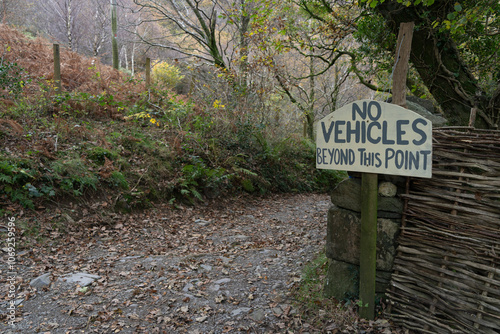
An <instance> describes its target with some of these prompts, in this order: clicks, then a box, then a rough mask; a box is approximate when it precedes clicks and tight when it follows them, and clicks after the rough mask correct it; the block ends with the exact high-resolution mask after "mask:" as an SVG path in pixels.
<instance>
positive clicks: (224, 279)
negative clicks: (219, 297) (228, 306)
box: [214, 278, 231, 284]
mask: <svg viewBox="0 0 500 334" xmlns="http://www.w3.org/2000/svg"><path fill="white" fill-rule="evenodd" d="M229 282H231V279H230V278H222V279H220V280H218V281H215V282H214V283H215V284H224V283H229Z"/></svg>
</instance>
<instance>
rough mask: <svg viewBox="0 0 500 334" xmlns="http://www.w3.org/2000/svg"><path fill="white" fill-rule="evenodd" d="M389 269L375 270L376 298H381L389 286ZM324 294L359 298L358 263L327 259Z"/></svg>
mask: <svg viewBox="0 0 500 334" xmlns="http://www.w3.org/2000/svg"><path fill="white" fill-rule="evenodd" d="M390 279H391V272H390V271H383V270H377V273H376V282H375V293H376V296H377V298H382V297H383V296H384V294H385V291H386V290H387V288H388V287H389V283H390ZM324 293H325V296H326V297H328V298H330V297H334V298H335V299H337V300H346V299H358V298H359V265H354V264H351V263H347V262H343V261H337V260H332V259H329V260H328V272H327V275H326V280H325V287H324Z"/></svg>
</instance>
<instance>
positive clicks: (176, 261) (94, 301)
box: [0, 194, 330, 333]
mask: <svg viewBox="0 0 500 334" xmlns="http://www.w3.org/2000/svg"><path fill="white" fill-rule="evenodd" d="M105 204H106V203H101V204H100V205H101V207H102V206H105ZM329 205H330V201H329V198H328V196H327V195H318V194H307V195H304V194H302V195H281V196H273V197H270V198H265V199H255V198H250V197H245V198H238V199H233V200H226V201H217V202H212V203H209V204H208V205H206V206H202V207H197V208H180V209H177V210H172V209H171V208H168V207H166V206H165V207H156V208H154V209H151V210H147V211H145V212H142V213H140V214H130V215H120V214H109V213H108V214H106V213H105V211H100V210H99V205H95V206H94V207H93V209H88V210H83V211H84V212H80V211H81V210H80V211H79V210H75V211H71V210H69V211H67V210H66V211H64V210H63V211H61V212H59V213H54V214H52V215H50V214H45V215H43V217H41V216H38V217H37V216H35V217H27V216H26V217H21V218H19V221H18V225H19V226H20V225H23V224H22V221H23V219H24V222H25V223H30V224H34V223H35V222H38V224H40V226H41V227H42V228H41V230H40V231H39V232H38V233H39V238H38V239H39V240H38V241H36V240H35V239H34V237H33V236H28V235H27V232H26V231H25V232H23V234H22V235H23V237H22V238H21V240H20V242H21V243H23V244H24V247H20V248H19V249H18V250H17V253H18V254H17V255H18V256H17V263H16V272H17V281H16V286H17V289H18V292H17V296H16V298H15V301H16V303H18V304H19V305H17V308H16V310H17V312H16V319H15V320H16V326H15V327H11V326H9V325H8V324H7V321H8V317H7V307H8V305H9V304H8V302H9V301H10V300H12V299H9V298H8V288H7V286H8V284H7V282H6V273H7V272H8V271H9V270H8V268H7V265H6V263H5V262H2V264H1V265H0V269H1V273H2V280H3V282H2V290H1V296H2V302H3V303H2V305H1V311H0V312H1V315H2V324H0V331H1V332H2V333H36V332H42V333H94V332H95V333H277V332H283V333H286V332H287V330H288V328H289V326H290V324H293V323H294V321H295V322H297V321H298V318H297V317H296V310H295V309H294V306H293V303H292V300H291V299H290V289H291V288H292V287H293V286H294V285H295V284H297V283H298V282H299V281H300V279H301V272H302V268H303V266H304V264H306V263H307V262H308V261H310V260H311V259H313V258H314V257H315V256H316V254H318V253H319V252H320V251H321V250H322V249H323V247H324V239H325V236H326V213H327V210H328V207H329ZM61 225H63V226H65V228H66V232H64V233H61V231H60V228H61ZM23 226H24V225H23ZM50 226H52V227H50ZM18 229H19V230H20V231H19V232H18V233H21V229H20V228H18ZM40 236H41V237H40ZM2 255H4V257H5V255H6V254H5V253H3V254H2ZM75 272H82V273H89V274H93V275H97V276H99V277H100V278H98V279H96V280H95V281H94V282H93V283H91V284H90V285H88V286H86V287H82V286H80V285H78V284H76V283H68V282H64V281H61V278H63V276H64V275H67V274H69V273H75ZM42 274H49V275H48V276H49V277H50V279H51V283H50V284H49V285H48V286H47V287H41V288H36V289H35V288H32V287H31V286H30V284H29V283H30V282H31V280H32V279H34V278H36V277H37V276H39V275H42ZM298 325H300V324H297V323H295V326H298Z"/></svg>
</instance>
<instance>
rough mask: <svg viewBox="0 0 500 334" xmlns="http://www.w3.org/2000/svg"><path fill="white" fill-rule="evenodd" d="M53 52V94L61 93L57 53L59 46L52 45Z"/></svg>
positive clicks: (59, 56) (59, 60)
mask: <svg viewBox="0 0 500 334" xmlns="http://www.w3.org/2000/svg"><path fill="white" fill-rule="evenodd" d="M52 48H53V51H54V85H55V92H56V93H61V92H62V83H61V55H60V52H59V44H54V45H53V46H52Z"/></svg>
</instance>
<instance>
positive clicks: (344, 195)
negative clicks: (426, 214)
mask: <svg viewBox="0 0 500 334" xmlns="http://www.w3.org/2000/svg"><path fill="white" fill-rule="evenodd" d="M330 195H331V201H332V203H333V204H335V205H336V206H338V207H339V208H342V209H346V210H350V211H354V212H361V180H360V179H357V178H350V179H347V180H344V181H342V182H340V183H339V184H338V185H337V187H336V188H335V189H334V190H333V191H332V193H331V194H330ZM377 205H378V210H377V216H378V218H388V219H400V218H401V214H402V212H403V202H402V201H401V200H400V199H399V198H397V197H385V196H380V195H379V196H378V198H377Z"/></svg>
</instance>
